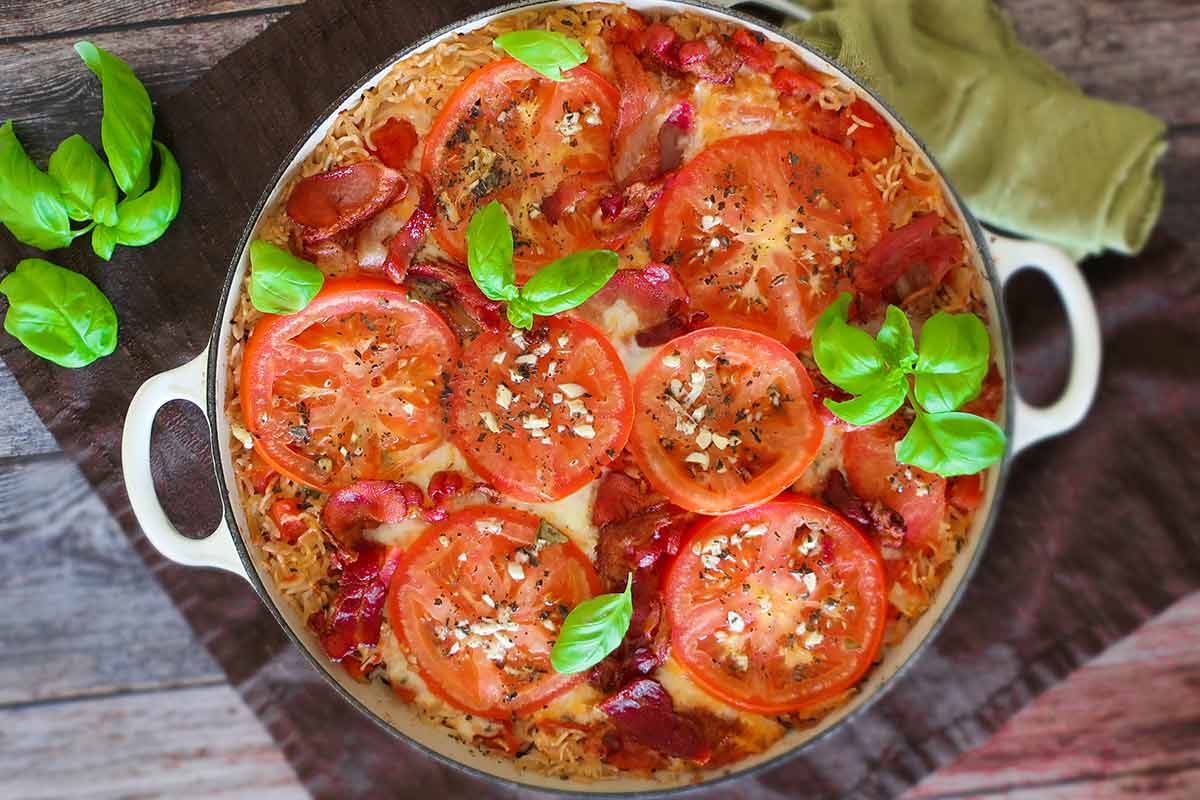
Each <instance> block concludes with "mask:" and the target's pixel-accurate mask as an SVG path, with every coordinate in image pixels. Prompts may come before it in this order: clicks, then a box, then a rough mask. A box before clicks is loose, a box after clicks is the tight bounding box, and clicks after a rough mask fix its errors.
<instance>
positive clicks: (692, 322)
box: [636, 302, 708, 347]
mask: <svg viewBox="0 0 1200 800" xmlns="http://www.w3.org/2000/svg"><path fill="white" fill-rule="evenodd" d="M706 319H708V312H706V311H692V310H690V309H688V307H687V303H680V302H676V303H674V304H672V306H671V310H670V311H669V312H668V313H667V318H666V319H664V320H663V321H662V322H660V323H659V324H657V325H654V326H651V327H649V328H645V329H643V330H640V331H638V334H637V337H636V340H637V343H638V346H639V347H659V346H661V345H664V344H666V343H667V342H669V341H671V340H672V339H676V338H678V337H680V336H682V335H683V334H685V333H687V332H688V331H690V330H692V328H695V327H696V326H697V325H699V324H700V323H702V322H704V320H706Z"/></svg>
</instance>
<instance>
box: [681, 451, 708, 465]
mask: <svg viewBox="0 0 1200 800" xmlns="http://www.w3.org/2000/svg"><path fill="white" fill-rule="evenodd" d="M684 461H685V462H687V463H688V464H699V465H700V469H708V453H688V455H687V458H685V459H684Z"/></svg>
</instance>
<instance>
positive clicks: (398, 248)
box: [354, 170, 433, 283]
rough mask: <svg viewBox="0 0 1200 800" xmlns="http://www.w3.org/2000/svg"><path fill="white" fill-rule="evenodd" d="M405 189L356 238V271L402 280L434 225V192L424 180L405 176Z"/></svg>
mask: <svg viewBox="0 0 1200 800" xmlns="http://www.w3.org/2000/svg"><path fill="white" fill-rule="evenodd" d="M404 178H405V188H404V190H403V191H402V192H400V193H399V194H398V195H397V197H396V199H395V200H394V201H393V202H392V204H391V205H390V206H388V207H387V208H385V209H383V211H381V212H379V213H378V214H376V215H375V216H374V217H373V218H372V219H371V220H369V221H368V222H367V223H366V224H365V225H364V226H363V227H362V228H361V229H360V230H359V231H358V234H357V235H356V236H355V240H354V246H355V255H356V257H357V259H358V267H359V269H362V270H364V271H366V272H382V273H383V274H385V275H386V276H387V277H388V278H389V279H391V280H392V281H394V282H396V283H401V282H402V281H403V280H404V275H405V274H406V273H407V272H408V266H409V264H411V263H412V259H413V256H415V255H416V253H417V250H419V249H420V247H421V244H422V243H423V242H424V241H425V235H426V233H428V231H429V227H430V225H431V224H432V223H433V190H432V189H431V188H430V186H429V181H428V180H426V179H425V176H423V175H421V174H420V173H417V172H412V171H410V170H406V171H405V172H404Z"/></svg>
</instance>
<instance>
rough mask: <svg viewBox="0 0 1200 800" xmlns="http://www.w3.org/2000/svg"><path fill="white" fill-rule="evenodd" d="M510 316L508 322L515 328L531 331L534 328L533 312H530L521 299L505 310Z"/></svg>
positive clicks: (510, 304) (511, 303)
mask: <svg viewBox="0 0 1200 800" xmlns="http://www.w3.org/2000/svg"><path fill="white" fill-rule="evenodd" d="M505 312H506V313H507V316H508V322H509V324H510V325H512V326H513V327H514V328H524V329H525V330H529V329H530V328H532V327H533V312H532V311H530V310H529V309H528V308H527V307H526V306H525V304H524V303H522V302H521V299H520V298H517V299H516V300H513V301H512V302H510V303H509V304H508V306H507V307H506V308H505Z"/></svg>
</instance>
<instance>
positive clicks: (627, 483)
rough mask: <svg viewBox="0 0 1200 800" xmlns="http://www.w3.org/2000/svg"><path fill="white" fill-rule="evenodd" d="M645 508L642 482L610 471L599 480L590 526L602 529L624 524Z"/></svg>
mask: <svg viewBox="0 0 1200 800" xmlns="http://www.w3.org/2000/svg"><path fill="white" fill-rule="evenodd" d="M645 507H646V491H645V489H644V488H643V486H642V482H641V481H639V480H638V479H637V478H632V477H630V476H629V475H626V474H625V473H624V472H616V471H613V470H610V471H608V472H606V473H604V476H603V477H602V478H600V483H599V485H598V486H597V487H596V498H595V499H594V500H593V501H592V525H594V526H596V528H598V529H599V528H603V527H604V526H605V525H610V524H612V523H617V522H625V521H626V520H628V519H630V518H632V517H633V516H634V515H635V514H637V513H638V512H639V511H641V510H642V509H643V508H645Z"/></svg>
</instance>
